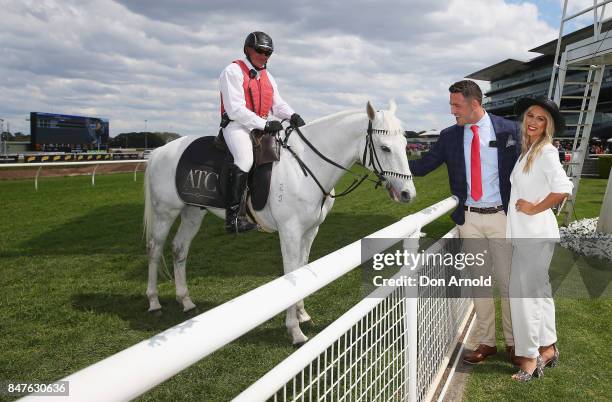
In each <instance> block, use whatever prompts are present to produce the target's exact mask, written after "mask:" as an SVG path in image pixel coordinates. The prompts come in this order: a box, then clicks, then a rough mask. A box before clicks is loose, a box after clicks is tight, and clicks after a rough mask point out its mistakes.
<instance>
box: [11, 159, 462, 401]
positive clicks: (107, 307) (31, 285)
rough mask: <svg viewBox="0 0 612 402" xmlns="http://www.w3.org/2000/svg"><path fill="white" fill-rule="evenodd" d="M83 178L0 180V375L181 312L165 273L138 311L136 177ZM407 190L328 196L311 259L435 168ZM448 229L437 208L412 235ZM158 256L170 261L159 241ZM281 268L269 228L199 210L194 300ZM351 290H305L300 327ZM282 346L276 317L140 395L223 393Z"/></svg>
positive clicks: (89, 349)
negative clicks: (228, 228)
mask: <svg viewBox="0 0 612 402" xmlns="http://www.w3.org/2000/svg"><path fill="white" fill-rule="evenodd" d="M89 180H90V179H89V177H67V178H43V179H42V180H41V181H40V183H39V191H38V192H35V191H34V186H33V182H32V181H31V180H15V181H1V182H0V194H1V199H2V209H1V212H0V227H1V228H2V230H0V270H1V273H2V274H1V275H0V289H2V291H1V292H0V345H2V353H0V381H1V380H13V381H15V380H19V381H29V382H36V381H52V380H57V379H60V378H62V377H65V376H66V375H69V374H71V373H73V372H75V371H77V370H79V369H81V368H84V367H86V366H88V365H90V364H92V363H95V362H96V361H99V360H101V359H103V358H105V357H107V356H109V355H111V354H114V353H116V352H119V351H120V350H122V349H125V348H126V347H129V346H131V345H133V344H135V343H138V342H140V341H142V340H144V339H147V338H149V337H151V336H153V335H155V334H157V333H159V332H161V331H163V330H165V329H167V328H169V327H171V326H174V325H176V324H179V323H180V322H182V321H184V320H185V319H187V317H186V316H185V315H184V314H183V313H182V311H181V308H180V306H179V305H178V304H177V303H176V301H175V299H174V286H173V284H172V283H171V282H169V281H165V280H161V281H160V282H161V283H160V285H159V293H160V301H161V303H162V305H163V307H164V314H163V316H162V317H161V318H155V317H153V316H151V315H149V314H147V313H146V310H147V308H148V302H147V299H146V297H145V295H144V292H145V288H146V256H145V248H144V244H143V242H142V239H141V231H142V226H141V221H142V208H143V207H142V176H139V182H138V183H134V182H133V176H132V175H131V174H115V175H100V176H98V177H97V178H96V186H95V187H92V186H91V184H90V181H89ZM349 182H350V180H348V179H346V180H343V181H342V182H341V183H340V185H339V186H338V187H337V189H339V190H342V189H344V188H345V187H346V185H348V184H349ZM416 186H417V189H420V190H421V191H420V193H419V195H418V197H417V200H416V201H415V202H413V203H412V204H409V205H403V204H398V203H393V202H391V201H390V200H389V199H388V195H387V192H386V191H384V190H381V189H379V190H378V191H374V190H373V189H372V185H371V184H363V185H362V186H361V187H360V188H358V189H357V190H356V191H354V192H353V193H351V195H349V196H348V197H344V198H339V199H338V200H337V201H336V205H335V206H334V209H333V211H332V213H331V214H330V216H329V217H328V219H327V220H326V222H325V223H324V224H323V225H322V226H321V230H320V232H319V235H318V237H317V239H316V240H315V243H314V246H313V250H312V253H311V260H312V259H316V258H318V257H321V256H323V255H326V254H328V253H330V252H332V251H334V250H336V249H338V248H340V247H342V246H344V245H347V244H349V243H351V242H353V241H355V240H358V239H359V238H361V237H363V236H365V235H368V234H370V233H372V232H374V231H376V230H378V229H380V228H382V227H384V226H387V225H389V224H391V223H393V222H395V221H397V219H399V218H400V217H402V216H405V215H407V214H410V213H413V212H416V211H418V210H420V209H423V208H425V207H427V206H428V205H431V204H432V203H435V202H437V201H440V200H442V199H444V198H446V197H447V196H448V195H449V191H448V185H447V184H446V171H445V169H439V170H437V171H436V172H434V173H432V174H431V175H429V176H428V177H427V179H417V180H416ZM452 226H453V224H452V222H451V220H450V218H449V217H448V216H447V217H443V218H441V219H439V220H438V221H437V222H435V223H434V224H431V225H429V226H427V227H425V228H424V231H425V232H427V233H428V235H429V236H430V237H439V236H441V235H442V234H444V233H445V232H446V231H448V230H449V229H450V228H451V227H452ZM165 255H166V260H167V261H168V262H170V261H171V252H170V250H169V247H168V246H167V247H166V253H165ZM246 255H248V256H249V257H248V261H251V263H246V264H245V256H246ZM281 273H282V264H281V255H280V247H279V242H278V236H277V235H276V234H262V233H250V234H247V235H244V236H240V237H238V238H235V237H233V236H228V235H226V234H225V233H224V231H223V222H222V221H221V220H219V219H217V218H215V217H212V216H207V217H206V218H205V222H204V224H203V228H202V230H201V231H200V233H199V234H198V235H197V236H196V238H195V239H194V241H193V244H192V246H191V253H190V255H189V259H188V269H187V279H188V286H189V290H190V293H191V296H192V298H193V300H194V302H195V303H196V304H197V305H198V307H199V308H200V311H206V310H209V309H211V308H213V307H215V306H218V305H220V304H222V303H224V302H226V301H228V300H231V299H232V298H234V297H236V296H238V295H240V294H243V293H244V292H246V291H248V290H251V289H254V288H256V287H258V286H260V285H262V284H264V283H266V282H268V281H270V280H272V279H274V278H277V277H278V276H280V275H281ZM361 288H362V287H361V276H360V272H358V271H355V272H352V273H350V274H348V275H346V276H345V277H343V278H342V279H340V280H338V281H335V282H334V283H332V284H331V285H329V286H327V287H326V288H324V289H322V290H321V291H319V292H317V293H316V294H315V295H313V296H311V297H309V298H308V299H307V300H306V307H307V310H308V312H309V313H310V314H311V316H312V317H313V320H314V322H315V324H314V325H310V326H305V327H304V331H305V333H306V334H307V335H308V336H314V335H315V334H317V333H318V332H320V331H321V330H322V329H323V328H324V327H325V326H327V325H328V324H330V323H331V322H332V321H333V320H334V319H336V318H337V317H338V316H340V315H341V314H342V313H343V312H344V311H346V310H348V309H349V308H350V307H351V306H352V305H353V304H355V303H356V302H357V301H358V300H360V298H361V297H362V293H361ZM233 319H235V320H239V319H240V317H235V318H233ZM228 320H229V318H228ZM228 324H229V322H228ZM214 330H215V328H211V331H214ZM293 351H294V348H293V347H292V346H291V340H290V338H289V336H288V335H287V334H286V330H285V326H284V314H281V315H278V316H276V317H274V318H273V319H272V320H270V321H269V322H267V323H265V324H263V325H261V326H260V327H258V328H256V329H255V330H253V331H252V332H250V333H249V334H247V335H245V336H243V337H241V338H240V339H239V340H237V341H236V342H234V343H232V344H230V345H228V346H226V347H224V348H223V349H221V350H219V351H218V352H216V353H214V354H213V355H211V356H209V357H208V358H206V359H204V360H202V361H201V362H199V363H197V364H195V365H193V366H192V367H190V368H189V369H187V370H185V371H183V372H182V373H180V374H179V375H177V376H175V377H174V378H172V379H171V380H169V381H167V382H165V383H163V384H161V385H160V386H158V387H156V388H155V389H153V390H152V391H150V392H148V393H147V394H145V395H143V396H142V397H141V398H140V399H141V400H155V401H161V400H164V401H165V400H207V401H224V400H229V399H231V398H232V397H234V396H236V395H237V394H238V393H239V392H240V391H242V390H243V389H244V388H246V387H247V386H248V385H250V384H251V383H252V382H254V381H255V380H256V379H257V378H258V377H260V376H261V375H263V374H264V373H265V372H267V371H268V370H269V369H271V368H272V367H274V366H275V365H276V364H277V363H278V362H280V361H281V360H283V359H284V358H285V357H287V356H288V355H289V354H291V353H292V352H293ZM2 398H6V396H3V395H2V394H1V393H0V399H2Z"/></svg>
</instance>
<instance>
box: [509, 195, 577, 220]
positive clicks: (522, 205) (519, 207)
mask: <svg viewBox="0 0 612 402" xmlns="http://www.w3.org/2000/svg"><path fill="white" fill-rule="evenodd" d="M568 195H569V194H568V193H550V194H548V195H547V196H546V198H544V199H543V200H542V201H540V202H539V203H537V204H532V203H531V202H529V201H525V200H524V199H522V198H520V199H519V200H518V201H517V202H516V204H515V205H514V207H515V208H516V211H517V212H522V213H524V214H525V215H535V214H539V213H540V212H542V211H546V210H547V209H549V208H552V207H554V206H555V205H557V204H560V203H561V202H562V201H563V199H565V197H567V196H568Z"/></svg>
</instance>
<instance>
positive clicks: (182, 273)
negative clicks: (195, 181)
mask: <svg viewBox="0 0 612 402" xmlns="http://www.w3.org/2000/svg"><path fill="white" fill-rule="evenodd" d="M205 214H206V210H203V209H200V208H199V207H194V206H187V207H185V208H183V210H182V211H181V225H180V226H179V229H178V231H177V233H176V236H175V237H174V240H173V241H172V255H173V256H174V283H175V285H176V300H177V301H178V302H179V303H181V304H182V305H183V311H184V312H187V311H190V310H193V309H194V308H196V305H195V304H194V303H193V302H192V301H191V299H190V298H189V291H188V290H187V273H186V271H187V269H186V265H187V254H188V253H189V246H190V245H191V241H192V240H193V238H194V237H195V235H196V234H197V233H198V230H199V229H200V225H201V224H202V218H203V217H204V215H205Z"/></svg>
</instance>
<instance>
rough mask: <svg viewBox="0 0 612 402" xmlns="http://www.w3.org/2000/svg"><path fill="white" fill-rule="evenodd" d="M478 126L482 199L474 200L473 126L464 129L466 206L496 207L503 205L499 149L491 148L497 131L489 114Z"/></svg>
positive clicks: (485, 115)
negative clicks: (472, 190)
mask: <svg viewBox="0 0 612 402" xmlns="http://www.w3.org/2000/svg"><path fill="white" fill-rule="evenodd" d="M475 125H476V126H478V139H479V140H480V173H481V178H482V197H481V198H480V199H479V200H478V201H475V200H474V199H473V198H472V194H471V188H472V177H471V176H472V174H471V172H472V170H471V169H472V168H471V157H472V138H474V133H473V132H472V126H473V124H466V125H465V126H464V127H463V155H464V158H465V178H466V180H467V199H466V201H465V205H469V206H471V207H480V208H486V207H496V206H499V205H502V199H501V193H500V191H499V170H498V167H497V148H494V147H490V146H489V143H490V142H491V141H495V140H496V137H495V130H494V129H493V124H492V123H491V118H490V117H489V114H488V113H487V112H485V114H484V116H482V118H481V119H480V120H479V121H478V122H477V123H476V124H475Z"/></svg>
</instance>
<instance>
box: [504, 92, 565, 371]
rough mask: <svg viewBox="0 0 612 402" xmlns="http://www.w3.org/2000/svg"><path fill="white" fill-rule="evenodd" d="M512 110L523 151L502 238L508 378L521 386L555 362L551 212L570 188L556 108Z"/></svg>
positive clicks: (529, 105)
mask: <svg viewBox="0 0 612 402" xmlns="http://www.w3.org/2000/svg"><path fill="white" fill-rule="evenodd" d="M514 110H515V113H516V115H517V116H520V115H522V124H521V136H522V149H521V156H520V157H519V160H518V161H517V163H516V165H515V166H514V169H513V170H512V174H511V175H510V182H511V183H512V190H511V193H510V203H509V208H508V225H507V229H506V230H507V233H506V235H507V238H509V239H510V238H511V239H512V267H511V272H510V312H511V316H512V326H513V334H514V345H515V353H516V356H518V357H519V359H518V363H519V364H518V366H519V371H518V372H517V373H516V374H514V375H513V376H512V378H513V379H515V380H517V381H520V382H525V381H529V380H531V378H532V377H534V376H541V375H543V368H544V367H545V366H553V367H554V366H556V364H557V361H558V359H559V352H558V350H557V347H556V342H557V333H556V327H555V305H554V301H553V298H552V290H551V287H550V282H549V276H548V269H549V267H550V261H551V259H552V256H553V251H554V248H555V243H556V242H558V241H559V228H558V226H557V220H556V218H555V215H554V213H553V212H552V210H551V209H550V208H551V207H553V206H555V205H557V204H559V203H561V202H562V201H563V199H564V198H565V197H567V196H568V195H569V194H570V193H571V191H572V183H571V182H570V180H569V179H568V177H567V175H566V174H565V171H564V170H563V167H562V166H561V163H560V161H559V153H558V151H557V149H556V148H555V147H554V146H553V145H552V139H553V136H554V135H558V134H560V133H562V132H563V129H564V127H565V122H564V119H563V116H561V113H559V109H558V107H557V105H556V104H555V103H554V102H553V101H551V100H549V99H546V98H538V99H531V98H523V99H520V100H519V101H518V102H517V103H516V105H515V108H514Z"/></svg>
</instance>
